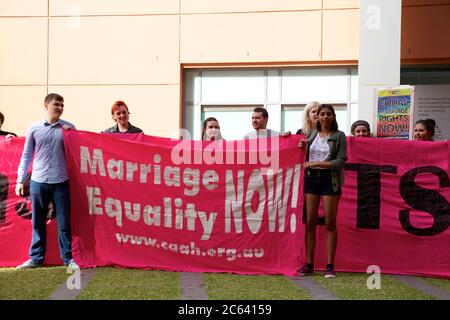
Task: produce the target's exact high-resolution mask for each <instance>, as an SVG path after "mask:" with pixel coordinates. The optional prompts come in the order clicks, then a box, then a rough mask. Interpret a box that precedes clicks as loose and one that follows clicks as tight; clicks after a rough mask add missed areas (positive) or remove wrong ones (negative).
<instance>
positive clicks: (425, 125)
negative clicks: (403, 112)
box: [414, 119, 436, 141]
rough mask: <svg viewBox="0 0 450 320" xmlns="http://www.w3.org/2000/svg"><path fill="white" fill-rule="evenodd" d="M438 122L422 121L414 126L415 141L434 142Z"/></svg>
mask: <svg viewBox="0 0 450 320" xmlns="http://www.w3.org/2000/svg"><path fill="white" fill-rule="evenodd" d="M435 127H436V121H434V120H433V119H421V120H418V121H417V122H416V125H415V126H414V140H420V141H433V136H434V128H435Z"/></svg>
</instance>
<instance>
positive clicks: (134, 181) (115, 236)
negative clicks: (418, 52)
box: [0, 131, 450, 278]
mask: <svg viewBox="0 0 450 320" xmlns="http://www.w3.org/2000/svg"><path fill="white" fill-rule="evenodd" d="M118 137H119V136H117V135H116V136H114V135H100V134H94V133H87V132H81V131H69V134H68V135H67V136H66V146H67V149H68V150H67V151H68V158H69V164H70V175H71V192H72V207H73V208H72V228H73V237H74V255H75V258H76V259H78V260H79V262H80V264H81V265H82V266H85V267H88V266H89V267H92V266H100V265H118V266H124V267H136V268H151V269H152V268H155V269H163V270H177V271H178V270H184V271H217V272H235V273H247V274H256V273H268V274H270V273H280V274H293V273H294V272H295V269H296V268H297V267H298V264H299V263H300V261H303V260H304V249H303V235H304V233H303V225H302V224H301V221H300V216H301V214H300V213H301V212H302V208H301V205H302V198H301V194H302V190H303V188H302V187H303V183H302V182H300V183H299V184H298V187H299V188H298V190H299V192H298V193H297V195H294V198H298V201H297V203H296V206H297V207H295V205H293V203H295V201H294V202H293V201H292V199H293V197H292V193H293V192H294V191H295V190H294V188H293V187H294V182H293V181H296V178H295V177H296V173H297V172H296V171H295V168H296V165H298V164H299V163H301V161H299V159H301V157H302V156H304V155H302V154H300V153H299V150H298V149H297V148H296V144H297V141H298V140H297V139H298V137H297V138H296V137H291V138H282V139H281V140H280V150H281V151H280V153H279V157H278V159H279V163H276V162H277V161H276V157H270V156H271V155H270V156H266V157H265V158H264V157H261V158H259V157H255V156H252V158H251V159H252V161H253V162H254V163H253V164H249V163H247V162H249V160H250V157H249V154H250V152H249V151H251V150H253V149H256V148H255V147H254V146H253V147H252V146H251V145H249V143H248V142H247V144H246V145H245V146H243V145H240V146H238V145H237V142H232V143H233V146H234V150H233V151H230V152H228V153H227V152H225V155H224V154H221V153H220V152H218V153H217V156H216V157H215V158H214V157H212V156H213V155H216V153H214V152H212V151H214V150H212V147H210V148H208V143H202V142H195V143H194V142H191V141H184V142H183V144H181V145H180V144H179V141H172V140H170V139H165V138H157V137H149V136H145V135H129V136H127V139H131V141H123V140H121V139H118ZM120 137H123V136H120ZM0 139H2V138H0ZM347 141H348V157H349V159H348V161H347V169H346V184H345V186H344V188H343V196H342V199H341V202H340V207H339V213H338V220H337V221H338V235H339V240H338V248H337V253H336V261H335V265H336V270H337V271H354V272H366V270H367V268H368V267H369V266H371V265H375V266H378V267H379V268H380V269H381V272H383V273H394V274H417V275H427V276H438V277H445V278H450V251H449V249H448V248H449V247H450V230H449V225H450V205H449V203H448V199H450V181H449V172H450V170H449V162H450V144H448V142H432V143H430V142H421V141H398V140H384V139H383V140H377V139H354V138H348V140H347ZM230 143H231V142H230ZM188 146H189V148H187V147H188ZM22 147H23V138H16V139H13V140H12V141H11V142H9V143H6V142H4V141H3V140H0V151H1V153H0V177H1V181H0V182H1V183H0V187H1V188H0V195H1V198H0V238H1V241H0V266H14V265H17V264H18V263H20V262H23V261H24V260H25V259H26V258H27V254H28V247H29V243H30V239H31V226H30V220H28V219H26V216H27V215H29V206H28V203H27V202H26V201H24V200H26V199H23V198H18V197H16V196H15V195H14V187H15V180H16V174H17V173H16V172H17V166H18V163H19V160H20V155H21V153H22ZM82 147H84V148H82ZM180 147H181V149H182V147H186V148H185V149H187V150H191V151H193V150H197V151H198V150H200V152H192V153H191V154H190V159H191V162H192V163H191V164H186V163H179V162H183V161H182V160H183V159H182V157H181V156H182V155H183V154H182V153H181V152H178V157H177V156H176V155H177V153H176V152H175V153H174V150H175V151H177V150H178V151H180V150H181V149H180ZM217 150H220V149H217ZM186 154H187V153H186ZM156 155H159V157H156V158H155V156H156ZM174 155H175V157H174ZM205 155H207V156H206V157H205ZM227 155H228V157H229V158H228V159H229V160H230V159H231V158H233V159H234V160H235V161H234V164H229V162H227V161H226V160H227ZM211 157H212V158H211ZM187 158H188V156H187V155H186V156H185V159H184V160H185V161H184V162H186V160H187ZM213 158H214V159H216V160H217V159H220V158H221V159H223V160H224V161H223V164H217V163H216V164H214V163H212V160H213ZM205 159H207V160H208V162H206V161H205ZM238 159H240V162H239V161H238ZM245 159H246V160H245ZM100 160H102V161H100ZM261 160H263V161H262V162H263V167H264V166H265V167H268V165H267V164H268V163H269V160H273V161H271V164H272V165H275V166H279V168H281V169H283V171H282V176H281V175H279V176H280V177H281V178H282V179H281V183H280V184H279V182H278V179H276V177H274V178H273V179H268V177H271V175H270V174H269V175H268V173H270V172H267V171H265V172H263V173H264V174H261V175H260V174H258V175H252V172H253V170H254V169H255V168H259V167H261ZM95 161H97V162H96V163H95ZM120 161H122V162H120ZM158 162H159V163H158ZM101 163H103V166H102V165H101ZM120 163H121V164H120ZM120 166H122V169H121V170H120V169H119V167H120ZM167 167H172V168H179V173H178V171H177V170H175V171H174V170H173V169H170V168H169V169H166V168H167ZM289 168H290V169H292V176H291V178H290V179H291V180H290V181H288V182H289V183H287V182H286V177H288V173H287V172H288V171H289ZM188 169H191V171H188ZM166 170H168V171H167V172H165V171H166ZM193 170H198V174H195V178H194V175H193V172H194V171H193ZM208 170H212V171H215V172H216V173H217V176H215V175H214V174H211V175H210V174H209V173H206V172H207V171H208ZM228 171H229V172H230V174H229V175H228V178H227V172H228ZM93 172H94V173H93ZM186 172H187V173H186ZM102 173H104V175H102ZM165 174H166V176H165ZM185 174H186V175H185ZM205 174H206V176H205ZM155 176H156V177H157V176H159V177H160V179H159V180H158V179H156V178H155ZM176 177H179V178H176ZM155 179H156V180H155ZM270 180H271V181H272V182H270ZM287 180H289V178H288V179H287ZM300 181H303V180H302V177H300ZM177 182H179V186H178V184H177ZM158 183H159V184H158ZM278 185H282V186H283V188H284V189H283V188H282V190H281V191H282V192H281V194H278V193H277V190H278V189H280V188H277V186H278ZM258 186H259V187H258ZM261 186H263V187H261ZM249 187H250V188H249ZM208 188H210V189H208ZM263 190H264V194H263ZM270 190H272V192H271V191H270ZM286 190H288V191H286ZM253 191H255V192H253ZM285 191H286V192H285ZM186 193H187V194H186ZM241 196H242V197H241ZM274 197H275V198H276V197H278V199H279V200H280V201H279V202H278V203H279V205H280V209H283V206H285V209H286V212H285V214H286V215H285V220H284V223H281V224H280V223H279V222H280V219H279V215H277V216H276V218H275V219H272V220H271V219H270V218H269V212H272V213H273V208H274V203H273V202H270V201H269V202H268V201H266V200H267V199H273V198H274ZM227 199H228V200H230V199H231V201H228V205H227ZM246 199H251V202H248V201H246ZM263 200H264V201H263ZM24 202H25V203H24ZM263 202H264V210H262V209H261V208H262V204H261V203H263ZM119 206H120V209H121V210H119ZM270 208H272V209H270ZM158 210H159V213H158V214H157V212H158ZM271 210H272V211H271ZM118 212H120V214H119V213H118ZM227 212H228V214H227ZM239 212H240V213H241V218H239ZM214 213H216V214H214ZM158 217H159V222H158ZM227 219H228V220H227ZM169 221H171V223H170V224H169ZM271 221H272V222H271ZM158 223H159V225H157V224H158ZM280 225H284V231H282V232H280V229H279V228H280ZM240 227H241V229H240ZM238 230H240V231H241V232H238ZM47 232H48V233H47V237H48V241H47V246H48V249H47V257H46V260H45V263H46V264H61V261H60V259H59V257H58V256H59V253H58V248H57V238H56V225H55V223H54V220H49V223H48V229H47ZM325 236H326V229H325V227H324V226H320V227H319V228H318V241H317V245H316V267H317V268H323V267H324V266H325V263H326V241H325V240H326V238H325ZM239 255H240V256H239Z"/></svg>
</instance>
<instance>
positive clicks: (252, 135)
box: [244, 129, 280, 139]
mask: <svg viewBox="0 0 450 320" xmlns="http://www.w3.org/2000/svg"><path fill="white" fill-rule="evenodd" d="M279 135H280V133H279V132H278V131H275V130H271V129H259V130H253V131H252V132H248V133H246V134H245V135H244V139H257V138H271V137H278V136H279Z"/></svg>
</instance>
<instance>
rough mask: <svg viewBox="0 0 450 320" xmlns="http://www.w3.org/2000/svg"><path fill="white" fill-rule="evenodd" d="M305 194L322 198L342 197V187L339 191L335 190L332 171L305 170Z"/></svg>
mask: <svg viewBox="0 0 450 320" xmlns="http://www.w3.org/2000/svg"><path fill="white" fill-rule="evenodd" d="M305 193H309V194H316V195H322V196H335V195H341V194H342V191H341V187H339V189H338V190H337V191H334V190H333V184H332V178H331V170H328V169H310V168H306V170H305Z"/></svg>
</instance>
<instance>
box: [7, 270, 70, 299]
mask: <svg viewBox="0 0 450 320" xmlns="http://www.w3.org/2000/svg"><path fill="white" fill-rule="evenodd" d="M66 271H67V268H66V267H50V268H39V269H30V270H16V269H14V268H0V300H40V299H48V298H49V297H50V296H51V294H52V293H53V292H54V291H55V290H56V289H57V288H58V287H59V286H60V285H61V284H62V283H64V282H65V281H66V280H67V278H68V277H69V276H70V274H68V273H66Z"/></svg>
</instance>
